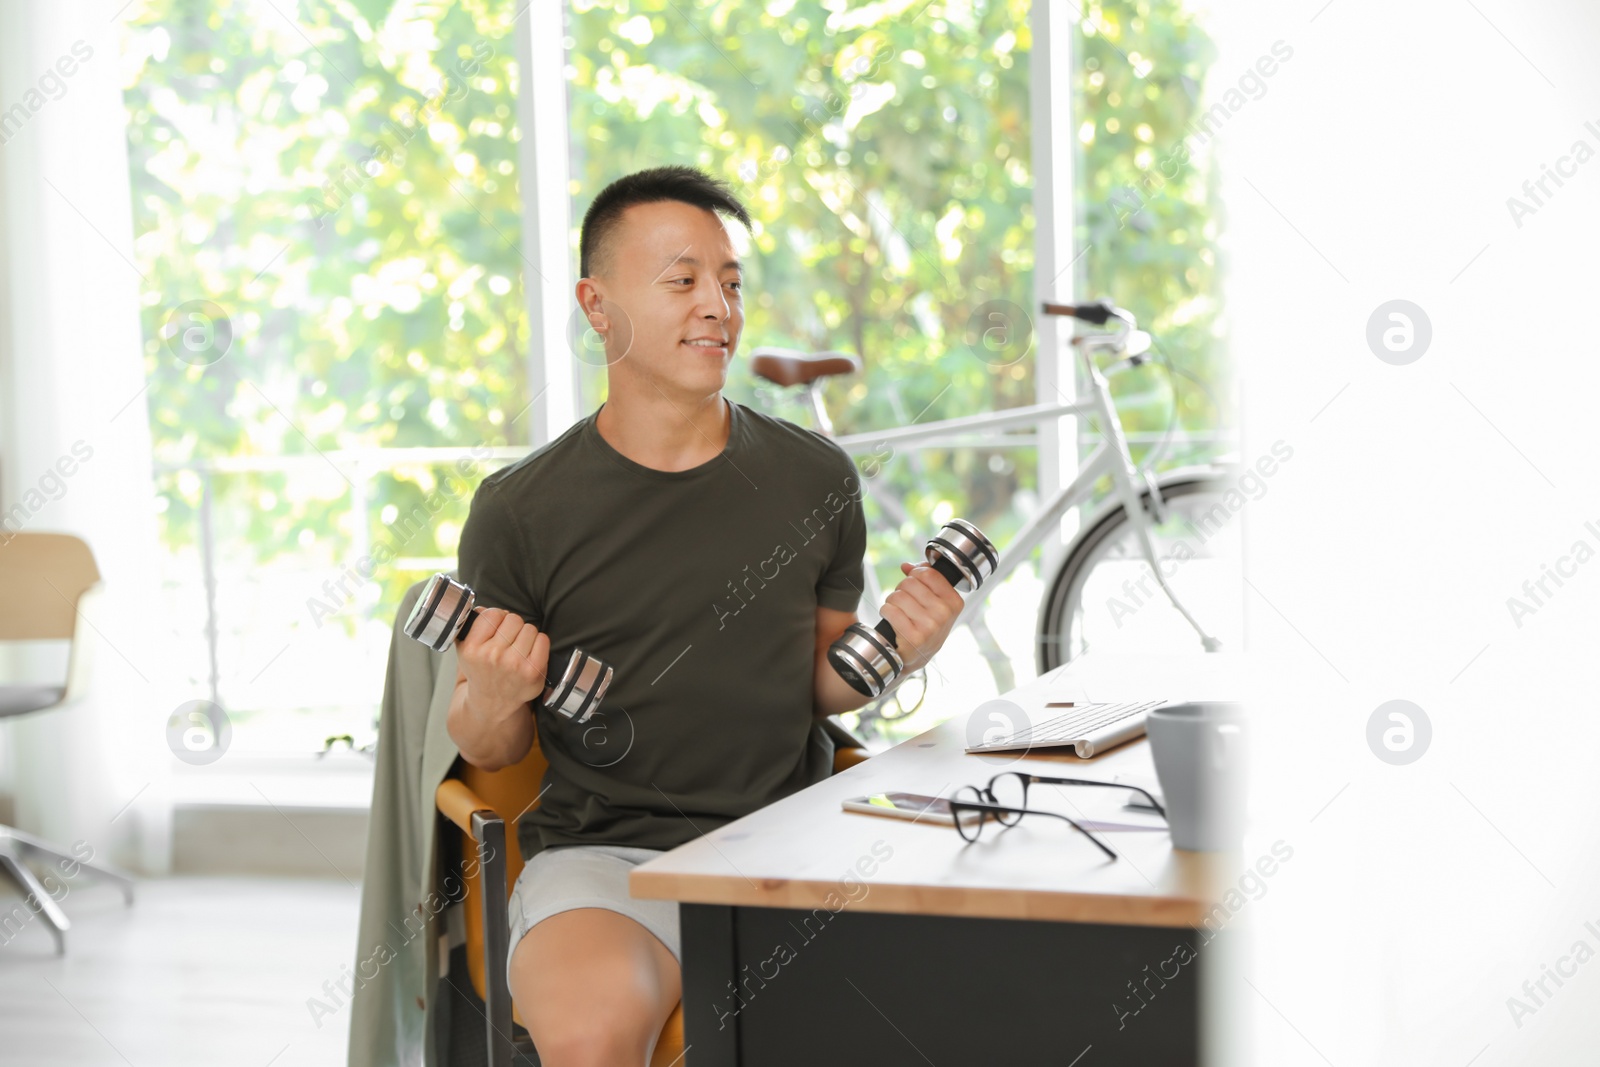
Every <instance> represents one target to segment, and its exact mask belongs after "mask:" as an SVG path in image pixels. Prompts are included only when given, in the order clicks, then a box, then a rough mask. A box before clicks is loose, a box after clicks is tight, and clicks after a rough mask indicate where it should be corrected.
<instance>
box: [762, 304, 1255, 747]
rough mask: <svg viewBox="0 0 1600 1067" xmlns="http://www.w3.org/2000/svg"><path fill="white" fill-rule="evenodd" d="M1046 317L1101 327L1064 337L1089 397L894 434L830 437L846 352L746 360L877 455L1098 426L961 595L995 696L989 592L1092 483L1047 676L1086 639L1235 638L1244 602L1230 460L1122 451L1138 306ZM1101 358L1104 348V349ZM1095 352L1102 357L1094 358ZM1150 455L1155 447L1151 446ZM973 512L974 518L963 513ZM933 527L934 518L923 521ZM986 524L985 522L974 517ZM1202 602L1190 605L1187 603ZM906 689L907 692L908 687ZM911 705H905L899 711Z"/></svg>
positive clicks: (880, 496)
mask: <svg viewBox="0 0 1600 1067" xmlns="http://www.w3.org/2000/svg"><path fill="white" fill-rule="evenodd" d="M1044 311H1045V313H1046V314H1051V315H1066V316H1070V317H1072V318H1074V319H1077V320H1078V321H1081V322H1086V323H1090V324H1092V325H1096V326H1107V325H1108V324H1109V326H1110V328H1109V329H1107V330H1105V331H1103V332H1098V333H1087V334H1079V335H1077V336H1074V337H1073V338H1072V339H1071V345H1072V348H1073V351H1074V352H1075V353H1076V356H1077V359H1078V361H1079V362H1080V364H1081V366H1082V369H1083V380H1084V381H1085V383H1086V384H1087V386H1088V390H1087V391H1088V395H1087V397H1085V398H1084V399H1082V400H1079V401H1076V402H1074V403H1065V404H1034V405H1029V406H1026V407H1018V408H1009V409H1006V410H1003V411H995V412H989V413H985V414H981V415H970V416H964V417H961V418H955V419H944V420H940V421H938V422H930V423H924V424H921V425H911V426H903V427H898V428H895V429H890V430H881V431H873V432H869V433H857V434H846V435H842V436H840V435H836V434H835V433H834V430H833V421H832V420H831V419H830V418H829V416H828V412H827V409H826V407H825V406H824V404H823V400H822V391H821V384H822V382H823V381H824V380H825V379H826V378H829V377H832V376H835V375H840V374H851V373H855V372H856V371H858V370H860V361H859V360H858V359H857V358H856V357H854V356H851V355H848V354H846V353H842V352H818V353H806V352H800V351H797V350H794V349H786V348H771V347H765V348H757V349H755V350H754V351H752V352H751V354H750V365H751V370H752V371H753V372H754V373H755V374H756V375H757V376H758V377H760V378H763V379H765V380H766V381H768V382H771V383H772V384H774V385H777V386H780V387H795V386H799V387H803V388H804V389H805V392H806V400H807V403H808V406H809V407H810V410H811V413H812V416H813V418H814V420H815V423H816V427H817V429H818V430H819V431H821V432H822V433H825V434H827V435H828V436H830V437H832V438H833V439H834V440H835V441H836V442H837V443H838V444H839V445H840V446H841V447H842V448H844V449H845V451H847V452H849V453H850V454H851V455H853V456H862V455H869V454H872V455H881V452H882V449H883V447H884V446H885V445H888V446H891V447H894V448H898V447H899V446H903V445H915V444H926V443H930V442H938V443H939V444H940V445H941V446H948V445H950V444H952V443H954V442H957V441H962V440H966V439H970V438H976V437H979V436H980V435H985V434H990V435H992V434H995V433H1001V432H1004V431H1007V430H1014V429H1018V428H1022V427H1027V426H1037V425H1040V424H1043V423H1045V422H1048V421H1050V420H1059V419H1063V418H1069V417H1073V416H1082V417H1087V418H1089V419H1091V420H1093V421H1095V422H1096V423H1097V424H1098V430H1099V438H1100V439H1099V441H1098V443H1097V444H1096V445H1095V448H1094V450H1093V451H1092V452H1091V453H1090V454H1089V455H1088V456H1087V457H1086V458H1085V459H1084V460H1083V461H1082V463H1081V465H1080V467H1079V469H1078V471H1077V474H1076V476H1075V477H1074V478H1073V479H1072V481H1071V482H1070V483H1069V484H1067V485H1065V486H1063V487H1062V488H1060V489H1058V490H1057V491H1056V492H1055V493H1054V494H1052V495H1051V496H1050V498H1049V499H1048V500H1046V501H1044V502H1043V503H1042V504H1041V505H1040V507H1039V508H1038V510H1037V511H1036V512H1035V513H1034V514H1033V516H1032V517H1031V518H1029V519H1028V520H1027V521H1026V522H1025V523H1024V524H1023V526H1022V528H1021V529H1019V530H1018V531H1017V533H1016V534H1015V535H1014V536H1013V537H1012V538H1011V540H1010V542H1009V543H1008V544H1006V545H1004V546H1002V548H1001V552H1000V560H999V563H998V565H997V566H996V568H995V572H994V574H993V576H991V577H990V578H989V579H988V581H986V582H985V583H984V585H983V586H982V588H981V589H979V590H978V591H977V592H975V593H973V594H971V595H970V596H969V597H968V598H967V603H966V607H965V608H964V609H963V610H962V613H961V615H960V617H959V618H958V619H957V626H966V627H967V628H968V629H969V630H970V631H971V633H972V636H973V638H974V641H975V643H976V645H977V647H978V649H979V651H980V652H981V654H982V655H983V657H984V659H985V660H986V661H987V663H988V665H989V668H990V670H991V672H992V673H993V675H994V680H995V685H996V687H997V691H998V692H1006V691H1008V690H1010V689H1011V688H1013V687H1014V685H1015V677H1014V671H1013V669H1012V666H1011V660H1010V657H1009V656H1007V655H1006V653H1005V651H1004V649H1003V648H1002V647H1001V646H1000V643H999V642H998V641H997V640H996V639H995V637H994V635H993V633H992V632H991V631H990V628H989V626H988V623H987V621H986V619H985V610H986V606H987V603H988V600H989V597H990V595H991V594H992V593H993V592H994V591H995V590H996V589H998V588H999V587H1000V586H1001V585H1002V584H1004V583H1005V581H1006V579H1008V578H1009V577H1011V575H1012V573H1013V572H1014V571H1016V569H1017V568H1018V566H1020V565H1021V564H1022V563H1023V562H1024V561H1026V560H1027V559H1029V557H1030V556H1031V555H1032V554H1033V551H1034V549H1036V548H1038V547H1039V546H1040V545H1041V544H1042V543H1043V542H1044V541H1045V539H1046V537H1047V536H1048V535H1049V534H1051V533H1052V532H1053V531H1055V530H1058V529H1060V528H1061V525H1062V523H1063V520H1064V518H1065V517H1066V516H1067V515H1068V513H1069V512H1070V511H1071V510H1072V509H1073V508H1076V507H1078V506H1079V505H1081V504H1084V503H1086V502H1088V501H1090V500H1091V499H1092V498H1093V496H1094V493H1095V487H1096V484H1097V483H1099V482H1100V481H1101V480H1102V479H1107V478H1108V479H1109V483H1110V488H1111V492H1110V494H1109V495H1108V496H1107V497H1106V499H1105V501H1104V503H1103V504H1102V505H1101V506H1100V507H1099V509H1098V510H1097V511H1096V512H1095V513H1094V514H1092V515H1091V516H1090V517H1089V518H1088V519H1087V521H1085V522H1083V524H1082V525H1081V527H1080V528H1079V530H1078V532H1077V533H1076V535H1075V536H1073V537H1072V538H1071V540H1070V542H1069V543H1068V544H1067V546H1066V549H1065V551H1064V552H1063V553H1062V554H1061V556H1060V562H1059V564H1058V565H1056V566H1055V567H1054V569H1053V573H1052V575H1051V576H1050V577H1049V579H1048V580H1047V581H1046V582H1045V585H1044V588H1045V593H1044V596H1043V597H1042V598H1041V600H1040V604H1039V614H1038V624H1037V628H1036V633H1035V635H1034V644H1035V656H1036V659H1037V665H1038V670H1039V672H1040V673H1041V674H1042V673H1043V672H1045V671H1048V670H1051V669H1053V668H1055V667H1057V666H1060V665H1061V664H1063V663H1065V662H1067V661H1068V660H1070V659H1072V658H1073V657H1075V656H1079V655H1081V654H1083V653H1084V652H1085V651H1087V650H1088V649H1090V648H1105V649H1112V650H1115V649H1127V650H1130V651H1135V650H1136V651H1141V652H1152V651H1178V650H1192V649H1196V648H1198V649H1202V650H1204V651H1208V652H1210V651H1216V650H1218V649H1219V648H1221V647H1223V645H1224V644H1228V645H1235V646H1236V645H1237V644H1238V643H1240V642H1241V640H1242V636H1243V634H1242V630H1243V604H1242V594H1241V593H1240V590H1241V589H1242V579H1241V572H1240V570H1239V560H1240V558H1241V553H1240V550H1239V549H1240V545H1239V542H1238V530H1237V524H1235V523H1233V522H1231V519H1232V516H1233V514H1234V512H1235V511H1237V507H1233V506H1230V504H1232V500H1231V499H1230V492H1231V493H1233V494H1234V495H1237V490H1236V489H1235V488H1234V485H1233V478H1232V476H1231V470H1230V468H1229V467H1228V466H1226V465H1220V464H1219V465H1212V466H1196V467H1183V468H1177V469H1174V470H1169V471H1164V472H1162V473H1161V474H1159V475H1157V474H1154V473H1152V468H1153V467H1154V466H1155V463H1156V462H1157V461H1158V459H1159V456H1158V455H1155V454H1152V455H1149V456H1146V457H1145V458H1144V463H1143V464H1142V465H1140V464H1136V463H1135V462H1134V460H1133V456H1132V454H1131V453H1130V451H1129V448H1128V440H1127V436H1126V434H1125V433H1124V432H1123V428H1122V422H1121V419H1120V417H1119V415H1118V412H1117V407H1116V403H1115V401H1114V400H1113V398H1112V395H1111V389H1110V386H1109V384H1108V379H1110V378H1111V377H1113V376H1114V375H1116V374H1117V373H1119V372H1121V371H1123V370H1127V369H1129V368H1132V367H1138V366H1142V365H1144V364H1145V363H1147V362H1149V361H1150V358H1151V357H1149V356H1148V355H1147V353H1148V351H1149V348H1150V344H1151V339H1150V335H1149V334H1148V333H1146V332H1144V331H1143V330H1140V329H1139V328H1138V324H1137V322H1136V321H1135V319H1134V316H1133V315H1132V314H1131V313H1130V312H1128V311H1126V310H1124V309H1122V308H1118V307H1115V306H1113V305H1112V304H1110V303H1109V302H1107V301H1099V302H1097V303H1093V304H1086V305H1079V306H1072V305H1065V304H1048V303H1047V304H1045V305H1044ZM1107 357H1109V358H1107ZM1102 361H1103V365H1102ZM1157 451H1159V449H1157ZM862 485H863V487H864V488H865V491H866V493H867V494H868V495H869V496H871V497H872V498H873V500H874V501H875V502H876V503H877V504H878V505H879V507H880V509H881V510H883V511H885V512H886V513H888V514H890V515H893V516H895V517H897V518H900V519H904V517H905V510H904V508H903V507H901V506H900V505H899V502H898V501H897V500H895V499H893V497H892V494H890V493H889V492H888V491H887V490H886V489H884V488H883V487H882V486H881V485H880V484H878V482H877V480H876V479H873V478H870V477H869V478H863V479H862ZM968 517H969V518H974V517H973V516H968ZM924 525H927V526H928V528H929V529H930V530H931V529H933V528H934V527H936V526H937V525H938V524H937V523H934V522H932V521H931V520H929V521H928V522H927V523H924ZM980 525H981V523H980ZM865 573H866V578H867V588H866V589H865V590H864V596H863V608H864V609H865V610H866V611H867V612H868V613H870V612H873V611H875V610H876V608H877V605H878V604H879V603H881V601H882V595H881V594H882V591H881V589H880V588H879V587H878V583H877V581H876V575H875V573H874V571H873V568H872V567H870V566H869V567H867V568H866V571H865ZM1190 604H1194V605H1198V606H1199V610H1198V611H1191V610H1190V607H1189V605H1190ZM908 687H910V688H912V689H913V690H914V692H915V699H914V703H912V697H911V696H910V695H908V694H905V693H903V691H904V690H906V689H907V688H908ZM925 690H926V680H925V679H922V680H920V686H919V685H918V683H917V682H915V681H912V680H910V679H905V680H902V682H901V684H900V685H899V686H898V687H897V688H896V689H893V690H891V691H890V692H889V693H887V694H885V695H884V696H883V697H881V698H879V701H878V702H876V703H875V704H874V705H869V706H868V708H866V709H863V719H864V720H865V719H870V718H873V717H878V718H885V719H892V718H897V717H899V715H901V714H907V713H909V712H910V711H913V710H915V707H916V706H918V705H920V704H921V695H922V693H923V692H925ZM908 704H910V706H909V707H908Z"/></svg>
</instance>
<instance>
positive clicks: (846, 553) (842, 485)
mask: <svg viewBox="0 0 1600 1067" xmlns="http://www.w3.org/2000/svg"><path fill="white" fill-rule="evenodd" d="M839 455H840V458H841V459H842V460H843V476H842V478H841V479H840V481H839V483H838V485H839V489H838V490H837V492H838V493H839V495H840V496H841V497H842V498H843V499H844V501H845V507H844V510H843V511H841V512H840V513H839V537H838V541H837V543H836V546H835V548H834V552H833V559H831V560H830V561H829V562H828V566H827V567H826V569H824V570H823V572H822V578H821V579H820V580H819V581H818V582H817V606H818V607H823V608H832V609H833V610H835V611H855V610H856V609H857V607H858V606H859V605H860V603H861V588H862V584H863V559H864V557H865V556H866V552H867V516H866V512H865V510H864V509H863V508H862V506H861V494H862V491H863V490H862V486H861V472H860V471H858V470H856V464H855V460H853V459H851V458H850V457H849V456H848V455H846V454H845V453H844V451H843V450H842V449H841V450H840V452H839Z"/></svg>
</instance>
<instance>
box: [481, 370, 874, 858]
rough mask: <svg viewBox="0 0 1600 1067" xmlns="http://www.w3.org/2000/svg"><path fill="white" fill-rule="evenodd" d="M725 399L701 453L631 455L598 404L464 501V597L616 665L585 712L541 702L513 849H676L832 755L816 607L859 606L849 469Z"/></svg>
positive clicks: (787, 428)
mask: <svg viewBox="0 0 1600 1067" xmlns="http://www.w3.org/2000/svg"><path fill="white" fill-rule="evenodd" d="M725 402H726V404H727V406H728V411H729V417H730V420H731V425H730V428H729V434H728V443H727V446H726V447H725V448H724V450H723V451H722V453H721V455H719V456H717V457H716V458H715V459H712V460H710V461H708V462H706V463H704V464H701V465H700V466H698V467H694V468H691V469H689V470H683V471H659V470H654V469H651V468H649V467H645V466H642V465H640V464H638V463H635V462H633V461H632V460H630V459H628V458H627V457H625V456H623V455H622V454H621V453H619V452H617V451H616V450H615V449H614V448H612V447H611V446H610V445H609V444H607V443H606V440H605V438H603V437H602V436H601V435H600V432H599V430H598V429H597V428H596V426H595V416H596V415H598V414H599V409H596V411H595V413H594V414H591V415H589V416H588V417H587V418H585V419H583V420H582V421H581V422H579V423H577V424H576V425H574V426H573V427H572V428H571V429H569V430H567V432H565V433H563V434H562V435H561V436H560V437H558V438H556V439H555V440H554V441H552V442H550V443H549V444H547V445H545V446H543V447H541V448H539V449H538V450H537V451H535V452H533V453H532V454H530V455H529V456H527V457H525V458H523V459H521V460H519V461H518V462H516V463H514V464H512V465H511V466H509V467H506V468H504V469H502V470H499V471H496V472H495V473H493V474H491V475H489V476H488V477H487V478H485V479H484V480H483V483H482V484H481V485H480V486H479V487H478V490H477V492H476V493H475V494H474V496H473V499H472V509H471V512H470V514H469V516H468V518H467V522H466V525H465V526H464V527H463V528H462V531H461V545H460V575H461V580H462V581H464V582H465V583H466V584H467V585H469V586H471V587H472V588H473V590H474V591H475V592H476V593H477V602H478V603H479V604H480V605H482V606H484V607H496V608H504V609H506V610H507V611H511V612H515V613H516V614H518V615H520V616H522V617H523V618H525V619H527V620H529V621H530V622H533V623H534V624H535V625H537V626H538V627H539V628H540V629H541V630H544V631H546V632H548V634H549V637H550V644H551V661H552V663H558V662H559V658H560V657H561V656H562V654H564V653H565V652H567V651H569V650H570V649H572V648H575V647H576V648H581V649H583V650H584V651H585V652H588V653H589V654H590V655H593V656H598V657H599V658H600V659H602V660H604V661H605V662H607V663H609V664H610V665H611V666H612V667H613V668H614V669H615V671H616V674H615V677H614V678H613V680H612V683H611V688H610V690H609V691H608V692H607V694H606V698H605V702H604V703H603V705H602V706H601V708H600V710H599V711H597V712H596V713H595V715H594V716H593V718H591V719H590V720H589V722H587V723H585V724H582V725H580V724H578V723H575V722H572V721H570V720H567V719H564V718H562V717H561V716H558V715H556V714H555V713H554V712H551V711H548V710H546V709H543V708H539V709H538V710H537V711H536V715H537V720H538V721H537V728H538V732H539V745H540V748H541V749H542V750H543V752H544V755H545V758H546V759H547V760H549V763H550V767H549V770H548V771H547V772H546V774H545V779H544V781H543V782H542V783H541V788H542V790H543V792H542V794H541V800H540V802H539V805H538V806H537V807H536V808H533V809H532V810H530V811H528V812H527V813H526V814H524V815H523V816H522V817H521V819H520V820H519V821H518V825H517V835H518V842H519V844H520V845H521V847H522V852H523V856H524V858H528V857H531V856H532V855H533V854H534V853H536V852H538V851H539V850H540V849H542V848H544V847H545V846H549V845H561V844H591V843H593V844H600V843H606V844H622V845H637V846H642V847H646V848H663V849H665V848H674V847H676V846H678V845H680V844H683V843H684V842H686V841H690V840H692V839H694V838H696V837H699V836H700V835H701V834H704V833H706V832H708V831H710V830H713V829H715V828H717V827H719V826H722V825H724V824H726V823H728V822H731V821H732V820H734V819H736V818H739V817H740V816H743V815H747V814H749V813H750V812H752V811H755V810H756V809H758V808H761V807H763V806H765V805H767V804H770V803H772V802H773V801H775V800H778V799H780V798H781V797H784V796H787V795H789V794H790V793H794V792H796V791H797V790H800V789H802V788H804V787H805V786H808V785H811V784H812V783H814V782H818V781H820V780H822V779H823V778H825V777H827V775H828V774H829V773H831V771H832V769H833V743H832V741H831V739H830V738H829V737H828V736H827V734H826V733H824V732H823V730H822V727H821V724H820V722H819V721H818V720H817V719H816V716H815V714H814V712H813V695H814V694H813V670H814V666H813V665H814V663H815V659H814V657H815V655H816V609H817V607H818V606H822V607H827V608H834V609H836V610H839V611H854V610H855V609H856V607H857V603H858V600H859V598H860V592H861V582H862V556H863V553H864V552H865V549H866V524H865V519H864V516H863V514H862V507H861V492H862V488H861V483H860V480H859V477H858V475H857V472H856V467H855V463H854V461H853V460H851V459H850V457H849V455H848V454H846V453H845V451H844V450H843V449H841V448H840V447H839V446H838V445H836V444H834V443H833V442H832V441H830V440H829V439H827V438H826V437H823V436H822V435H821V434H818V433H816V432H814V431H812V430H807V429H805V428H803V427H800V426H796V425H795V424H793V423H790V422H786V421H784V420H783V419H777V418H773V417H770V416H767V415H763V414H761V413H760V412H757V411H754V410H752V409H750V408H748V407H745V406H744V405H742V404H738V403H736V402H733V401H725ZM602 406H603V405H602Z"/></svg>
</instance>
